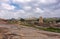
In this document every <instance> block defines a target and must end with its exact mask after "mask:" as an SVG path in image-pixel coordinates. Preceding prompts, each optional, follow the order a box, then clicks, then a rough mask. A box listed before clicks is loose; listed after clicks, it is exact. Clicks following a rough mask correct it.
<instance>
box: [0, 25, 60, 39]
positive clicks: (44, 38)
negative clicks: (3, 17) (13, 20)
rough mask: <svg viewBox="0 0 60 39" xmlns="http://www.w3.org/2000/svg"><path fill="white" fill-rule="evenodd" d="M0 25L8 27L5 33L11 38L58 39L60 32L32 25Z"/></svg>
mask: <svg viewBox="0 0 60 39" xmlns="http://www.w3.org/2000/svg"><path fill="white" fill-rule="evenodd" d="M1 27H2V28H8V32H7V33H5V34H8V36H9V37H10V35H11V36H13V38H12V39H60V33H54V32H47V31H42V30H38V29H35V28H32V27H26V26H22V25H20V26H18V25H7V24H4V25H3V24H0V29H1Z"/></svg>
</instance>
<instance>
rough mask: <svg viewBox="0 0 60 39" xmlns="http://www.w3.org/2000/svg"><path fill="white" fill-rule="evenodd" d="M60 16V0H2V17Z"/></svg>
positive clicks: (0, 1)
mask: <svg viewBox="0 0 60 39" xmlns="http://www.w3.org/2000/svg"><path fill="white" fill-rule="evenodd" d="M29 16H31V17H33V16H34V17H39V16H43V17H60V0H0V18H19V17H23V18H25V17H29Z"/></svg>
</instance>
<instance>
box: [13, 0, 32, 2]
mask: <svg viewBox="0 0 60 39" xmlns="http://www.w3.org/2000/svg"><path fill="white" fill-rule="evenodd" d="M30 1H31V0H13V2H21V3H25V2H30Z"/></svg>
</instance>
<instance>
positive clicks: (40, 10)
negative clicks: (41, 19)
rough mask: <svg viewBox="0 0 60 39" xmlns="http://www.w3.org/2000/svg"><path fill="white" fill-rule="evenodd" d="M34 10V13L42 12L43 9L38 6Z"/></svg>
mask: <svg viewBox="0 0 60 39" xmlns="http://www.w3.org/2000/svg"><path fill="white" fill-rule="evenodd" d="M34 12H36V13H43V12H44V11H43V10H42V9H40V8H36V9H35V11H34Z"/></svg>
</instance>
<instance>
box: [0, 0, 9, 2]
mask: <svg viewBox="0 0 60 39" xmlns="http://www.w3.org/2000/svg"><path fill="white" fill-rule="evenodd" d="M8 1H9V0H0V2H8Z"/></svg>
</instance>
